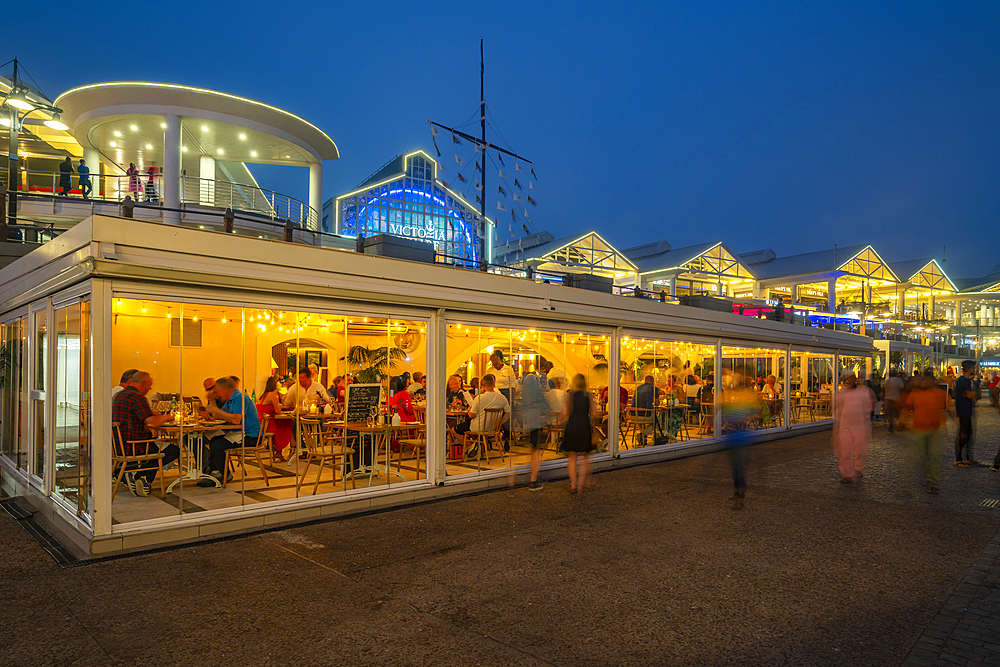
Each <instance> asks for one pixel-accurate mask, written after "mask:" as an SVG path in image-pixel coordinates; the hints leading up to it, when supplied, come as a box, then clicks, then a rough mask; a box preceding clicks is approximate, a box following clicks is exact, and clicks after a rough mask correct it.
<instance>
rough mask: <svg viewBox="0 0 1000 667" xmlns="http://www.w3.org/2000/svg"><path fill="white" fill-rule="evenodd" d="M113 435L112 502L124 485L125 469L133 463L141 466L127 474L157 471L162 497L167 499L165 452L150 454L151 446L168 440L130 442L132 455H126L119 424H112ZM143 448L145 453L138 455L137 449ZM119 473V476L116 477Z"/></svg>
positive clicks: (130, 469)
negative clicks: (164, 466) (113, 480)
mask: <svg viewBox="0 0 1000 667" xmlns="http://www.w3.org/2000/svg"><path fill="white" fill-rule="evenodd" d="M111 430H112V435H113V436H114V451H113V452H112V454H111V466H112V468H111V470H112V472H111V474H112V475H114V477H115V485H114V488H112V489H111V500H112V502H113V501H114V499H115V494H116V493H118V486H119V485H120V484H121V483H122V477H124V476H125V473H126V470H125V468H126V467H127V466H128V465H129V464H132V463H138V464H139V465H138V466H137V467H135V468H129V469H128V471H127V472H133V473H134V472H142V471H146V470H156V476H157V477H159V478H160V497H161V498H166V497H167V487H166V485H165V484H164V483H163V452H161V451H156V452H148V448H149V445H150V444H157V445H160V444H167V441H166V440H159V439H156V438H153V439H151V440H129V441H128V444H129V445H131V450H132V453H131V454H128V453H126V449H125V441H124V440H122V431H121V426H120V425H119V424H118V422H112V423H111ZM140 445H141V446H142V449H143V450H147V451H144V453H142V454H138V453H136V447H137V446H140ZM115 471H117V473H118V474H117V475H115Z"/></svg>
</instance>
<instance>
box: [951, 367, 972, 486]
mask: <svg viewBox="0 0 1000 667" xmlns="http://www.w3.org/2000/svg"><path fill="white" fill-rule="evenodd" d="M975 372H976V362H975V361H973V360H972V359H966V360H965V361H963V362H962V374H961V375H959V376H958V377H957V378H956V379H955V388H954V395H955V414H956V415H957V416H958V435H957V436H956V438H955V463H954V464H953V465H955V466H957V467H959V468H968V467H969V466H973V465H976V461H975V459H973V458H972V412H973V408H974V407H975V400H976V391H975V388H974V387H973V386H972V376H973V375H974V374H975ZM963 455H964V456H965V458H962V456H963Z"/></svg>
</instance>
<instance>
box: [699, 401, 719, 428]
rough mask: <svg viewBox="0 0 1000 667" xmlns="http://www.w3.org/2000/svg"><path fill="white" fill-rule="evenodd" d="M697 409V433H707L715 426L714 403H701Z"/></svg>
mask: <svg viewBox="0 0 1000 667" xmlns="http://www.w3.org/2000/svg"><path fill="white" fill-rule="evenodd" d="M698 410H699V416H700V418H701V419H700V421H699V422H698V433H699V435H709V434H710V433H711V432H712V429H714V428H715V403H702V404H701V406H700V407H699V408H698Z"/></svg>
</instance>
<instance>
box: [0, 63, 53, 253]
mask: <svg viewBox="0 0 1000 667" xmlns="http://www.w3.org/2000/svg"><path fill="white" fill-rule="evenodd" d="M12 62H13V63H14V73H13V75H12V76H11V78H10V92H8V93H7V97H5V98H4V100H3V104H0V106H6V107H7V116H6V117H5V118H0V125H2V126H4V127H6V128H7V136H8V139H9V140H8V151H7V164H8V169H7V188H8V192H7V197H8V201H7V206H8V209H7V215H6V216H4V215H0V241H6V240H7V223H8V220H9V221H10V222H12V223H13V222H17V185H18V181H20V179H21V168H20V164H19V163H20V158H19V157H18V155H17V143H18V137H19V135H20V134H21V128H22V127H23V126H24V119H25V118H27V117H28V114H31V113H34V112H35V111H46V112H48V113H50V114H52V117H51V118H50V119H49V120H47V121H45V126H46V127H49V128H52V129H53V130H67V129H69V126H67V125H66V124H65V123H63V122H62V117H61V115H60V114H62V109H60V108H58V107H55V106H52V105H51V104H44V103H42V102H37V101H35V102H33V101H31V100H29V99H28V87H27V86H25V85H23V84H22V83H21V82H20V80H19V79H18V71H17V70H18V65H19V64H20V63H18V61H17V58H14V60H13V61H12ZM18 112H24V113H23V114H22V113H18Z"/></svg>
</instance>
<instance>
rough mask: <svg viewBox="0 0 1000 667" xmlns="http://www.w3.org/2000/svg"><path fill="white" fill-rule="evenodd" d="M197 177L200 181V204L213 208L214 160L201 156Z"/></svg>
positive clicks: (208, 156)
mask: <svg viewBox="0 0 1000 667" xmlns="http://www.w3.org/2000/svg"><path fill="white" fill-rule="evenodd" d="M198 166H199V169H198V177H199V178H200V179H201V203H202V204H204V205H205V206H215V158H214V157H212V156H211V155H202V156H201V160H200V161H199V165H198Z"/></svg>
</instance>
